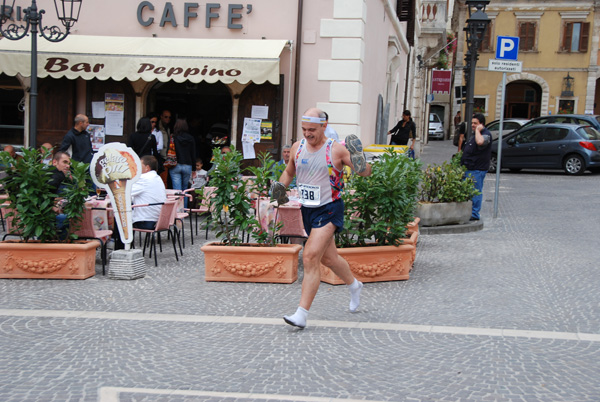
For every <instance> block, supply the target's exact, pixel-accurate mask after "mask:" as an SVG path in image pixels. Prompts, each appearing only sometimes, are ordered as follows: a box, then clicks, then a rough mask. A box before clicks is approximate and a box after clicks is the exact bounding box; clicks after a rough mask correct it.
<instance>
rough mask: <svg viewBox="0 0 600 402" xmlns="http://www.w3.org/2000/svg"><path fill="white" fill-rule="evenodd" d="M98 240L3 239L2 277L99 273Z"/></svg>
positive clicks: (0, 247) (74, 276) (65, 276)
mask: <svg viewBox="0 0 600 402" xmlns="http://www.w3.org/2000/svg"><path fill="white" fill-rule="evenodd" d="M98 247H100V242H98V241H96V240H92V241H81V242H78V243H38V242H28V243H25V242H21V241H18V240H7V241H3V242H0V278H15V279H16V278H21V279H86V278H89V277H90V276H94V275H95V274H96V248H98Z"/></svg>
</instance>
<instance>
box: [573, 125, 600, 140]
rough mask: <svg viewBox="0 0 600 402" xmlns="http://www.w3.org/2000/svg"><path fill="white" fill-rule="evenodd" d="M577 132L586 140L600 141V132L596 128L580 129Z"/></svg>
mask: <svg viewBox="0 0 600 402" xmlns="http://www.w3.org/2000/svg"><path fill="white" fill-rule="evenodd" d="M576 131H577V134H579V135H580V136H581V137H582V138H584V139H586V140H600V132H599V131H598V130H596V129H595V128H594V127H589V126H588V127H579V128H578V129H577V130H576Z"/></svg>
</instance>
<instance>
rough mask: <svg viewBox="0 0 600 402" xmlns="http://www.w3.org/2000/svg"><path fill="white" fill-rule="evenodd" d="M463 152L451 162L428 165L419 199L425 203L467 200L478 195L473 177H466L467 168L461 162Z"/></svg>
mask: <svg viewBox="0 0 600 402" xmlns="http://www.w3.org/2000/svg"><path fill="white" fill-rule="evenodd" d="M461 155H462V154H461V153H460V152H459V153H458V154H456V155H455V156H454V157H453V158H452V161H451V162H447V161H444V162H443V163H442V164H441V165H437V164H431V165H428V166H427V168H426V169H425V172H424V173H423V179H422V182H421V186H420V189H419V201H420V202H425V203H438V202H465V201H469V200H471V199H472V198H473V196H475V195H478V194H479V191H478V190H477V189H476V188H475V182H474V180H473V178H472V177H465V172H466V171H467V168H466V167H464V166H462V165H461V164H460V157H461Z"/></svg>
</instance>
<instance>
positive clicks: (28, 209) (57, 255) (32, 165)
mask: <svg viewBox="0 0 600 402" xmlns="http://www.w3.org/2000/svg"><path fill="white" fill-rule="evenodd" d="M45 156H47V154H42V153H40V152H39V151H38V150H35V149H24V150H23V157H22V158H18V159H13V158H12V157H11V156H10V155H9V154H8V153H6V152H2V153H0V163H2V164H3V165H4V166H9V168H8V169H7V173H8V175H7V176H6V177H5V178H3V179H2V181H1V182H2V185H3V187H4V188H5V190H6V191H7V193H8V197H9V198H8V202H9V206H8V208H9V209H12V210H14V211H16V216H17V217H18V219H16V220H14V221H13V224H14V226H15V230H16V231H17V232H18V233H20V235H21V237H22V238H23V241H6V242H1V243H0V266H2V267H3V268H2V270H1V271H0V277H3V278H32V277H33V278H65V279H84V278H87V277H90V276H93V275H94V273H95V255H96V254H95V253H96V247H97V246H98V245H99V244H98V242H96V241H93V242H91V243H90V242H81V241H77V235H75V234H74V232H75V230H76V229H77V227H78V226H79V225H80V220H81V217H82V216H83V208H85V199H86V197H87V195H88V194H89V192H90V190H91V189H90V187H89V181H88V179H89V173H88V164H86V163H81V162H72V164H71V177H70V178H68V179H66V180H65V181H64V183H63V184H64V188H63V189H62V190H61V192H60V198H62V199H63V200H64V202H63V208H62V212H63V213H64V214H65V215H66V221H67V222H69V226H68V233H67V235H66V238H62V237H61V234H60V233H59V231H58V230H57V226H56V212H55V210H54V208H53V207H54V205H55V202H56V199H57V197H56V194H55V193H54V189H53V188H52V187H51V186H50V177H51V175H52V168H50V167H48V166H46V165H45V164H43V163H42V162H41V161H42V159H43V158H44V157H45ZM11 215H12V213H9V214H8V217H11ZM12 244H18V245H19V247H18V248H19V249H24V250H25V252H24V254H22V256H21V257H18V256H17V255H18V254H17V252H16V251H15V250H12V249H11V245H12ZM37 245H42V246H43V247H42V249H43V251H42V254H41V255H36V254H35V251H34V250H35V248H36V247H37ZM53 246H57V248H60V249H61V251H58V252H54V251H51V250H50V249H52V248H53ZM59 246H60V247H59ZM65 246H66V248H67V249H66V250H64V247H65ZM49 248H50V249H49ZM79 249H84V251H83V252H84V254H85V255H84V256H83V257H75V254H76V253H77V250H79ZM50 256H51V257H52V258H50Z"/></svg>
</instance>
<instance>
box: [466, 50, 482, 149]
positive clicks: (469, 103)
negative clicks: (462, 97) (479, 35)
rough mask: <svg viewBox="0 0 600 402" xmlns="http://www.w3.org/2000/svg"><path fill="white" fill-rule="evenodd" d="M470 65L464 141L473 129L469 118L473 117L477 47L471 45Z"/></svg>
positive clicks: (471, 133) (468, 137) (469, 136)
mask: <svg viewBox="0 0 600 402" xmlns="http://www.w3.org/2000/svg"><path fill="white" fill-rule="evenodd" d="M470 56H471V57H470V58H471V60H470V63H469V64H470V66H469V70H470V71H469V82H468V83H467V103H466V104H465V121H466V122H467V132H466V135H465V141H467V140H469V139H470V138H471V136H472V135H473V132H472V131H473V130H472V129H471V119H472V118H473V107H474V104H475V100H474V99H473V98H474V97H475V66H476V65H477V59H478V58H479V56H478V54H477V49H476V48H475V46H473V49H472V50H471V51H470Z"/></svg>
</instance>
